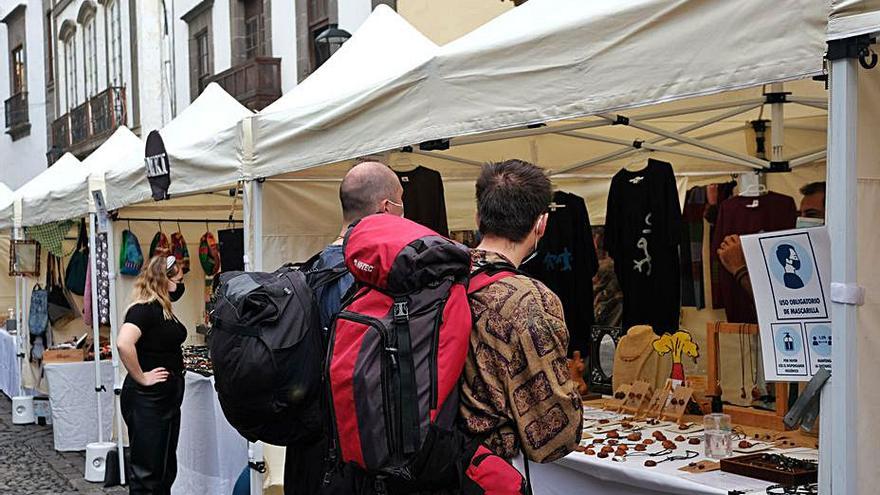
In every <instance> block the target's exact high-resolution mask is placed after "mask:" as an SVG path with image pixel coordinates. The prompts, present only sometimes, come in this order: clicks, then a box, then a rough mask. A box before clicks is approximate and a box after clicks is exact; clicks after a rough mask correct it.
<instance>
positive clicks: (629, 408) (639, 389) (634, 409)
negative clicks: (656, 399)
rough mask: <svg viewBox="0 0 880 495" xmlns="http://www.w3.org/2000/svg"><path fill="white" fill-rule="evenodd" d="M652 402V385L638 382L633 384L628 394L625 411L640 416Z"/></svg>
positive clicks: (624, 404)
mask: <svg viewBox="0 0 880 495" xmlns="http://www.w3.org/2000/svg"><path fill="white" fill-rule="evenodd" d="M650 400H651V384H650V383H648V382H642V381H638V382H635V383H633V384H632V388H631V389H630V391H629V393H627V394H626V401H624V403H623V410H624V411H625V412H628V413H630V414H633V415H638V414H639V411H641V410H642V408H643V407H644V406H645V405H646V404H647V403H648V401H650Z"/></svg>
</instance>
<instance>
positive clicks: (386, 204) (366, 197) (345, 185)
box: [284, 161, 403, 495]
mask: <svg viewBox="0 0 880 495" xmlns="http://www.w3.org/2000/svg"><path fill="white" fill-rule="evenodd" d="M339 202H340V203H341V205H342V227H341V229H340V230H339V236H338V237H337V238H336V239H335V240H334V241H333V242H332V243H331V244H330V245H329V246H327V247H326V248H324V250H323V251H322V252H321V253H320V255H318V256H317V258H316V259H315V261H314V262H313V263H310V264H308V266H307V267H305V268H306V269H307V270H312V271H318V270H332V269H337V268H339V269H344V267H345V259H344V256H343V252H342V245H343V241H344V239H345V235H346V234H347V233H348V230H349V228H350V226H351V225H352V224H353V223H355V222H357V221H359V220H360V219H362V218H364V217H366V216H369V215H373V214H375V213H387V214H390V215H397V216H403V186H401V184H400V180H399V179H398V178H397V175H395V173H394V172H393V171H392V170H391V169H390V168H388V166H387V165H385V164H384V163H380V162H374V161H370V162H362V163H359V164H357V165H355V166H354V167H352V169H351V170H349V171H348V173H347V174H346V175H345V177H344V178H343V179H342V184H341V185H340V186H339ZM353 283H354V277H352V276H351V274H349V273H348V272H347V271H346V273H345V275H343V276H342V277H340V278H338V279H336V280H335V281H334V282H332V283H329V284H327V285H323V286H321V287H319V288H318V289H317V290H316V291H315V300H316V301H317V302H318V308H319V311H320V321H321V328H323V329H327V328H329V327H330V324H331V323H332V321H333V318H334V317H335V316H336V314H337V313H339V309H340V307H341V306H342V299H343V297H345V294H346V293H347V292H348V290H349V288H351V286H352V284H353ZM325 337H326V336H325ZM325 345H326V342H325ZM326 439H327V435H324V436H323V437H322V438H320V439H319V440H318V441H316V442H315V443H314V444H312V445H308V446H303V445H298V446H296V447H291V448H288V449H287V451H286V455H285V461H284V493H285V495H301V494H314V493H321V491H322V489H323V488H322V481H323V477H324V474H325V472H326V471H327V469H326V468H327V467H328V466H327V465H326V463H325V460H326V453H327V445H326Z"/></svg>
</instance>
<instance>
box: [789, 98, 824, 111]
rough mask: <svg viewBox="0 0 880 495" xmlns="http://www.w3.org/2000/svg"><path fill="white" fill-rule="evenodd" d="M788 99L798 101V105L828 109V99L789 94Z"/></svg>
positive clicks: (793, 101)
mask: <svg viewBox="0 0 880 495" xmlns="http://www.w3.org/2000/svg"><path fill="white" fill-rule="evenodd" d="M786 100H787V101H790V102H792V103H797V104H798V105H803V106H805V107H812V108H819V109H821V110H828V100H824V99H822V98H810V97H808V96H788V97H787V98H786Z"/></svg>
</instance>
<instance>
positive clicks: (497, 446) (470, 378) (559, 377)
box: [461, 250, 583, 462]
mask: <svg viewBox="0 0 880 495" xmlns="http://www.w3.org/2000/svg"><path fill="white" fill-rule="evenodd" d="M504 261H505V260H504V258H502V257H501V256H500V255H498V254H496V253H491V252H487V251H481V250H475V251H474V252H473V262H474V267H475V268H476V267H478V266H480V265H481V264H485V263H492V262H495V263H497V262H504ZM471 308H472V310H473V313H474V330H473V331H472V332H471V337H470V350H469V352H468V357H467V360H466V361H465V368H464V374H463V380H462V403H461V416H462V419H463V420H464V424H465V426H466V427H467V429H468V430H469V431H470V433H472V434H474V435H484V434H487V435H488V440H487V442H486V443H487V445H488V446H489V447H490V448H491V449H492V450H493V451H494V452H495V453H497V454H498V455H500V456H501V457H504V458H507V459H511V458H513V457H515V456H516V455H517V454H518V453H519V451H520V448H522V449H523V450H524V451H525V453H526V455H528V458H529V459H530V460H533V461H537V462H551V461H554V460H556V459H559V458H561V457H563V456H565V455H566V454H568V453H569V452H571V451H572V450H574V448H575V447H576V446H577V444H578V441H579V440H580V436H581V427H582V420H583V412H582V405H581V399H580V395H579V394H578V393H577V385H576V384H575V382H574V381H572V380H571V377H570V375H569V372H568V366H567V360H566V350H567V349H568V338H569V336H568V330H567V329H566V327H565V317H564V315H563V311H562V303H560V301H559V298H558V297H557V296H556V294H554V293H553V292H552V291H551V290H550V289H548V288H547V287H546V286H545V285H544V284H542V283H541V282H539V281H537V280H534V279H531V278H529V277H526V276H524V275H515V276H512V277H508V278H505V279H503V280H500V281H498V282H495V283H494V284H491V285H489V286H487V287H485V288H484V289H482V290H480V291H478V292H476V293H475V294H473V295H472V296H471Z"/></svg>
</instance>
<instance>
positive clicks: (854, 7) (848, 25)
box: [828, 0, 880, 40]
mask: <svg viewBox="0 0 880 495" xmlns="http://www.w3.org/2000/svg"><path fill="white" fill-rule="evenodd" d="M829 3H830V6H829V15H828V39H829V40H839V39H844V38H851V37H853V36H860V35H863V34H872V33H877V28H878V26H880V0H831V1H830V2H829Z"/></svg>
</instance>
